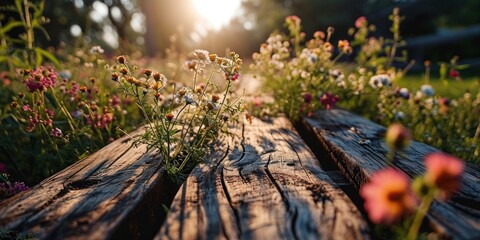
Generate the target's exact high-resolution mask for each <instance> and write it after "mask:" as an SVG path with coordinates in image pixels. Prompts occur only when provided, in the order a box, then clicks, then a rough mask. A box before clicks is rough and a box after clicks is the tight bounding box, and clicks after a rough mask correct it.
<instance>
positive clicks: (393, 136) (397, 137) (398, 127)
mask: <svg viewBox="0 0 480 240" xmlns="http://www.w3.org/2000/svg"><path fill="white" fill-rule="evenodd" d="M385 140H386V142H387V144H388V146H389V147H390V148H392V149H393V150H400V149H403V148H405V147H407V146H408V145H409V144H410V141H411V140H412V135H411V134H410V131H409V130H408V129H407V128H405V127H404V126H403V125H402V124H400V123H394V124H392V125H390V127H388V130H387V135H386V138H385Z"/></svg>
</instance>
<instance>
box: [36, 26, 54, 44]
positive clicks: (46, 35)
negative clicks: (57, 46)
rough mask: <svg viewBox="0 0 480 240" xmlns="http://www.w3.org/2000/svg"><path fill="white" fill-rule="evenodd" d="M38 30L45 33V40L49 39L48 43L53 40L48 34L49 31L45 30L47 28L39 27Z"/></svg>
mask: <svg viewBox="0 0 480 240" xmlns="http://www.w3.org/2000/svg"><path fill="white" fill-rule="evenodd" d="M37 28H38V29H40V31H42V32H43V35H45V38H47V40H48V41H50V40H51V38H50V35H49V34H48V32H47V29H45V28H44V27H42V26H38V27H37Z"/></svg>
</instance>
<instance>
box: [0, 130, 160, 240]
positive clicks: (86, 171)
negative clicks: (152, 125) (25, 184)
mask: <svg viewBox="0 0 480 240" xmlns="http://www.w3.org/2000/svg"><path fill="white" fill-rule="evenodd" d="M141 131H142V130H141V129H140V130H137V131H136V132H134V133H132V134H131V135H135V134H139V133H140V132H141ZM160 162H161V158H159V157H158V156H157V155H156V154H155V153H154V152H147V151H146V147H145V146H140V147H138V148H135V147H132V143H131V141H129V137H127V136H126V137H123V138H121V139H119V140H117V141H115V142H113V143H111V144H109V145H108V146H106V147H105V148H103V149H101V150H99V151H97V152H96V153H94V154H92V155H91V156H90V157H88V158H86V159H84V160H82V161H80V162H77V163H75V164H73V165H71V166H70V167H68V168H66V169H64V170H63V171H61V172H59V173H57V174H56V175H54V176H52V177H50V178H48V179H46V180H44V181H43V182H41V183H40V184H38V185H37V186H35V187H33V188H32V189H31V190H29V191H26V192H23V193H20V194H18V195H16V196H14V197H13V198H10V199H8V200H6V201H4V202H1V203H0V228H2V229H12V230H14V231H18V232H20V233H28V234H32V235H33V236H34V237H36V238H39V239H69V238H75V239H107V238H112V237H114V236H118V235H121V236H122V237H127V238H136V237H145V236H142V235H141V234H142V233H143V234H145V232H142V231H140V230H139V228H142V227H144V226H142V225H144V223H143V222H141V223H140V222H139V221H138V219H134V218H142V220H149V221H150V222H149V224H151V225H152V226H153V229H155V224H156V225H157V227H156V229H157V230H158V228H159V226H160V224H161V223H160V220H159V219H158V218H159V214H160V213H161V212H162V210H161V206H160V204H158V202H160V201H161V198H162V196H161V195H162V193H161V192H160V191H161V188H162V187H164V186H163V185H162V184H163V183H164V179H163V178H162V169H161V168H160ZM153 203H155V204H153ZM152 211H157V212H158V214H157V215H156V216H153V215H152ZM131 230H132V231H131ZM150 232H151V233H150V236H153V235H154V234H155V232H156V230H150Z"/></svg>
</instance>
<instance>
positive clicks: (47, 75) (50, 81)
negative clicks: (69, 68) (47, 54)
mask: <svg viewBox="0 0 480 240" xmlns="http://www.w3.org/2000/svg"><path fill="white" fill-rule="evenodd" d="M57 77H58V73H57V72H55V69H54V68H53V67H51V66H48V67H42V66H40V67H38V68H37V69H35V70H34V71H32V72H31V73H30V76H29V77H28V78H27V79H26V80H25V81H24V83H25V85H26V86H27V88H28V91H29V92H35V91H40V92H41V91H45V90H47V88H49V87H53V86H54V85H55V83H56V81H57Z"/></svg>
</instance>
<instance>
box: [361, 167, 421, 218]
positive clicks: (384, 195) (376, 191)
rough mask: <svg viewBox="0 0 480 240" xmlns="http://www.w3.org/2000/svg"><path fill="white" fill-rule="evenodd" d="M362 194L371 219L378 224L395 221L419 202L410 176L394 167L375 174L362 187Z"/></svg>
mask: <svg viewBox="0 0 480 240" xmlns="http://www.w3.org/2000/svg"><path fill="white" fill-rule="evenodd" d="M360 195H361V196H362V198H363V199H364V200H365V209H366V210H367V212H368V215H369V217H370V219H371V220H372V222H373V223H377V224H378V223H386V224H391V223H394V222H395V221H396V220H398V219H399V218H400V217H402V216H403V215H404V214H406V213H409V212H411V211H413V210H414V209H415V207H416V204H417V200H416V198H415V196H414V194H413V191H412V190H411V187H410V182H409V179H408V177H407V176H406V175H405V174H404V173H403V172H401V171H399V170H396V169H393V168H387V169H384V170H382V171H379V172H377V173H375V174H373V176H372V177H371V179H370V182H369V183H367V184H365V185H364V186H363V187H362V188H361V189H360Z"/></svg>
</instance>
